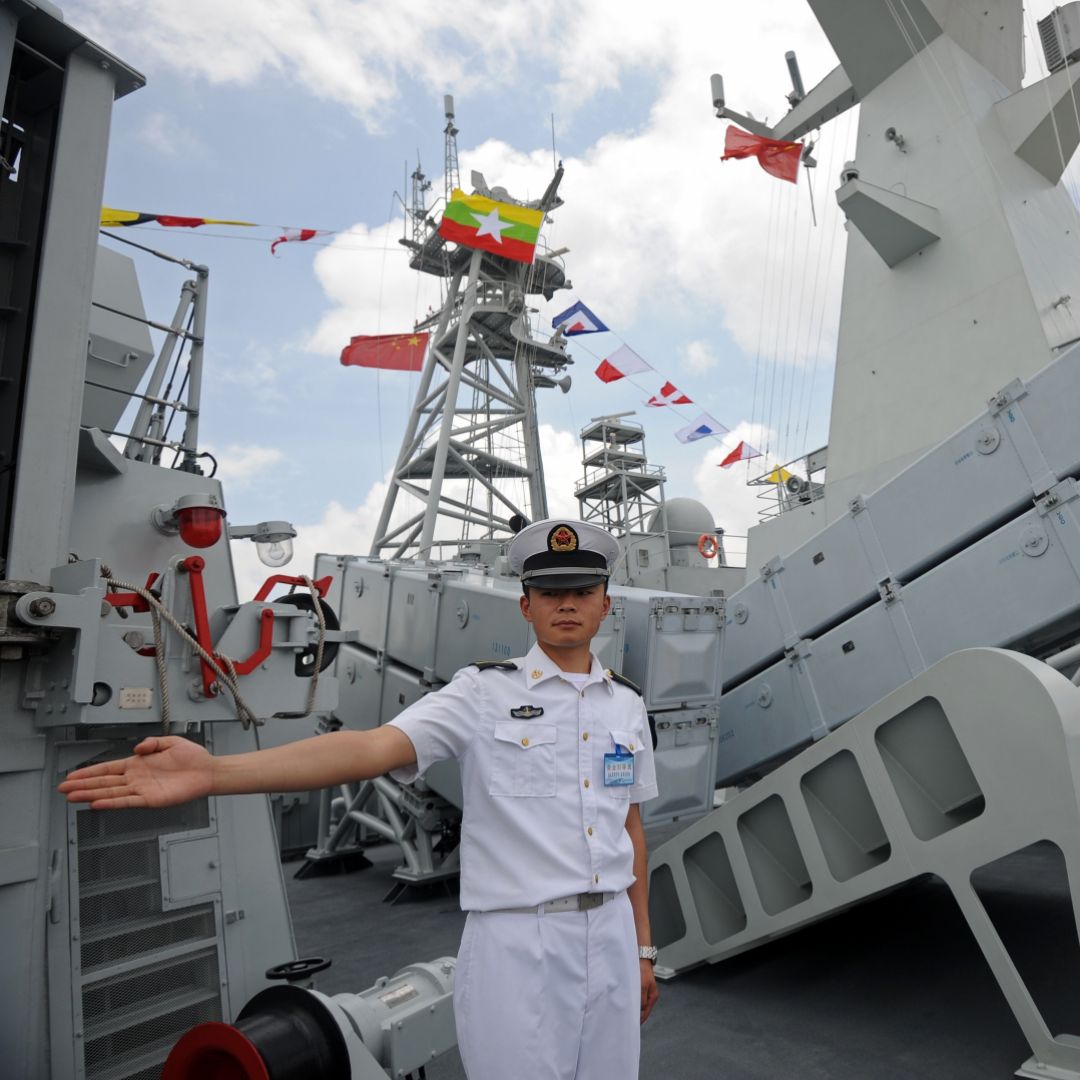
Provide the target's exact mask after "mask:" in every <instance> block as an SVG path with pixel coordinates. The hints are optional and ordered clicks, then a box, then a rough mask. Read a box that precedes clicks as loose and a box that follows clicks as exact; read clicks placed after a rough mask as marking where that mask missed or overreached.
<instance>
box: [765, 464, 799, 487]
mask: <svg viewBox="0 0 1080 1080" xmlns="http://www.w3.org/2000/svg"><path fill="white" fill-rule="evenodd" d="M793 475H794V474H793V473H789V472H788V471H787V469H785V468H784V467H783V465H777V466H776V468H775V469H773V471H772V472H771V473H769V475H768V476H766V477H765V483H766V484H783V483H785V482H786V481H788V480H790V479H791V478H792V476H793Z"/></svg>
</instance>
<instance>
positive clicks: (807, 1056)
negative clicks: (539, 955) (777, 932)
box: [285, 828, 1080, 1080]
mask: <svg viewBox="0 0 1080 1080" xmlns="http://www.w3.org/2000/svg"><path fill="white" fill-rule="evenodd" d="M670 831H671V830H670V828H667V829H665V830H663V831H662V833H661V834H659V835H657V836H656V837H654V838H652V839H653V841H654V842H658V841H659V840H660V839H662V838H663V835H666V834H669V833H670ZM369 854H370V855H371V858H372V859H373V861H374V863H375V865H374V867H373V868H371V869H368V870H365V871H361V872H358V873H353V874H347V875H340V876H334V877H323V878H309V879H307V880H304V881H297V880H295V878H293V877H292V874H293V873H294V872H295V870H296V869H297V867H298V866H299V863H291V864H287V865H286V867H285V871H286V874H287V876H288V882H289V885H288V889H289V899H290V903H291V905H292V912H293V922H294V927H295V932H296V939H297V947H298V948H299V950H300V955H325V956H331V957H333V959H334V964H333V967H331V968H330V970H329V971H327V972H325V973H324V974H323V975H322V976H320V978H319V980H318V984H317V985H318V989H320V990H322V991H324V992H327V993H339V992H342V991H346V990H363V989H366V988H367V987H369V986H370V985H371V984H372V983H373V982H374V981H375V979H376V978H378V977H379V976H380V975H391V974H393V973H394V972H395V971H396V970H397V969H398V968H400V967H403V966H404V965H406V964H408V963H411V962H414V961H418V960H433V959H435V958H436V957H438V956H442V955H446V954H452V953H455V952H456V950H457V942H458V937H459V935H460V933H461V927H462V925H463V923H464V916H463V915H462V913H461V912H460V911H459V910H458V908H457V899H456V897H454V896H448V895H446V894H438V893H433V894H431V895H429V896H424V897H417V896H413V897H404V898H402V899H401V900H400V901H399V902H398V903H397V904H396V905H389V904H384V903H382V897H383V896H384V895H385V894H386V893H387V891H388V890H389V889H390V887H391V885H392V884H393V880H392V879H391V877H390V872H391V870H392V869H393V866H394V865H395V864H396V862H397V861H398V858H397V849H396V848H389V847H386V848H378V849H375V850H374V851H373V852H371V853H369ZM1055 855H1056V850H1055V849H1049V848H1047V847H1045V846H1044V847H1041V848H1039V849H1035V850H1030V851H1028V852H1025V853H1023V854H1020V855H1016V856H1013V857H1011V858H1010V860H1009V861H1008V863H1007V864H1006V865H1004V866H1001V867H996V868H994V869H993V870H992V871H986V872H985V881H984V882H983V886H984V887H983V889H982V890H981V895H983V897H984V902H985V903H986V905H987V908H988V910H989V911H990V914H991V917H992V918H993V919H994V921H995V924H996V925H997V927H998V930H999V933H1001V934H1002V936H1003V937H1004V938H1005V939H1006V941H1007V943H1008V944H1009V946H1010V948H1016V949H1017V950H1018V953H1017V955H1018V957H1019V960H1018V963H1019V966H1020V969H1021V974H1022V975H1024V977H1025V978H1027V979H1028V980H1029V986H1030V987H1031V989H1032V993H1033V995H1034V997H1035V998H1036V1001H1037V1002H1038V1003H1039V1004H1040V1006H1041V1007H1042V1008H1043V1009H1044V1014H1045V1015H1046V1017H1047V1020H1048V1022H1049V1024H1050V1027H1051V1030H1053V1031H1060V1030H1070V1029H1075V1017H1076V1015H1077V1010H1078V1008H1080V993H1078V988H1080V985H1078V984H1080V946H1077V945H1076V932H1075V930H1074V929H1073V926H1074V924H1073V921H1072V912H1071V909H1070V905H1069V900H1068V892H1067V890H1066V889H1065V887H1064V879H1063V874H1064V870H1063V867H1062V866H1061V865H1060V862H1059V860H1058V859H1056V858H1055ZM1063 940H1066V941H1069V942H1070V943H1071V947H1070V948H1069V949H1067V950H1063V949H1061V948H1060V942H1061V941H1063ZM1028 1054H1029V1051H1028V1048H1027V1045H1026V1043H1025V1042H1024V1040H1023V1038H1022V1036H1021V1035H1020V1031H1019V1029H1018V1028H1017V1026H1016V1023H1015V1021H1014V1020H1013V1017H1012V1014H1011V1013H1010V1011H1009V1010H1008V1008H1007V1007H1006V1005H1005V1002H1004V999H1003V998H1002V997H1001V995H1000V994H999V993H998V991H997V987H996V984H995V983H994V981H993V979H992V978H991V976H990V973H989V970H988V969H987V967H986V965H985V964H984V962H983V960H982V957H981V954H980V953H979V952H978V950H977V948H976V947H975V944H974V941H973V940H972V938H971V937H970V935H969V933H968V930H967V928H966V926H965V924H964V922H963V920H962V919H961V917H960V915H959V913H958V911H957V910H956V907H955V904H954V902H953V900H952V898H951V896H950V895H949V893H948V891H947V890H946V888H945V887H944V885H943V884H942V883H941V882H939V881H937V880H935V879H929V878H928V879H922V880H920V881H918V882H916V883H914V884H912V885H909V886H906V887H904V888H902V889H899V890H897V891H896V892H894V893H892V894H891V895H890V896H888V897H886V898H884V899H879V900H876V901H873V902H870V903H867V904H864V905H862V906H861V907H858V908H856V909H854V910H852V911H849V912H847V913H845V914H843V915H840V916H837V917H835V918H833V919H830V920H828V921H826V922H823V923H820V924H818V925H816V926H813V927H811V928H810V929H807V930H804V931H802V932H801V933H798V934H795V935H793V936H791V937H789V938H786V939H784V940H781V941H777V942H774V943H772V944H770V945H767V946H765V947H763V948H760V949H758V950H756V951H754V952H751V953H748V954H746V955H743V956H740V957H737V958H735V959H733V960H728V961H726V962H725V963H724V964H722V965H718V966H716V967H705V968H699V969H697V970H695V971H692V972H689V973H688V974H685V975H682V976H680V977H679V978H677V979H675V980H674V981H672V982H668V983H664V984H662V986H661V997H660V1003H659V1005H658V1006H657V1008H656V1011H655V1012H654V1014H653V1017H652V1018H651V1019H650V1020H649V1022H648V1024H647V1025H646V1027H645V1031H644V1038H643V1047H642V1068H641V1076H642V1077H643V1078H644V1080H651V1078H653V1077H665V1078H670V1080H698V1078H701V1080H705V1078H708V1080H715V1078H722V1080H766V1078H767V1080H786V1078H789V1077H792V1078H794V1077H798V1078H799V1080H839V1078H844V1080H849V1078H852V1077H855V1078H873V1080H910V1078H912V1077H922V1076H934V1077H938V1078H941V1080H1008V1078H1009V1077H1011V1076H1012V1074H1013V1072H1014V1070H1015V1069H1017V1068H1018V1067H1019V1065H1020V1064H1021V1063H1022V1062H1023V1061H1024V1060H1025V1059H1026V1058H1027V1057H1028ZM427 1076H428V1078H429V1080H463V1078H464V1072H463V1071H462V1068H461V1063H460V1061H459V1059H458V1057H457V1053H456V1051H453V1052H451V1053H449V1054H446V1055H444V1056H443V1057H442V1058H440V1059H438V1060H437V1061H435V1062H433V1063H432V1065H431V1066H430V1067H429V1068H428V1070H427ZM605 1080H606V1078H605Z"/></svg>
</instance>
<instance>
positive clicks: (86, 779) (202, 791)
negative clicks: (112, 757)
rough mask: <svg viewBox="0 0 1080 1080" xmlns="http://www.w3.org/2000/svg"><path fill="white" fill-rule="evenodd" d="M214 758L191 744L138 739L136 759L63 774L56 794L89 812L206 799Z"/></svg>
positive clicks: (168, 738)
mask: <svg viewBox="0 0 1080 1080" xmlns="http://www.w3.org/2000/svg"><path fill="white" fill-rule="evenodd" d="M213 764H214V759H213V757H212V756H211V754H210V753H209V752H208V751H207V750H206V749H205V748H204V747H202V746H199V745H198V744H197V743H193V742H191V740H190V739H181V738H178V737H177V736H175V735H165V736H161V737H152V738H149V739H143V741H142V742H141V743H139V744H138V746H136V747H135V756H134V757H129V758H122V759H121V760H119V761H105V762H102V763H101V764H100V765H87V766H85V767H84V768H82V769H75V770H73V771H72V772H70V773H68V777H67V779H66V780H65V781H64V782H63V783H62V784H61V785H60V791H62V792H63V793H64V794H65V795H66V796H67V800H68V802H88V803H89V804H90V808H91V809H92V810H119V809H122V808H125V807H131V806H175V805H176V804H177V803H185V802H190V801H191V800H192V799H198V798H202V797H203V796H205V795H209V794H210V790H211V777H212V774H213Z"/></svg>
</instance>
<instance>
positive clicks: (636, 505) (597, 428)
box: [574, 413, 665, 536]
mask: <svg viewBox="0 0 1080 1080" xmlns="http://www.w3.org/2000/svg"><path fill="white" fill-rule="evenodd" d="M632 415H633V413H615V414H613V415H611V416H597V417H594V418H593V420H592V422H591V423H589V424H588V426H586V427H585V428H583V429H582V431H581V464H582V467H583V469H584V477H583V478H582V480H581V481H580V482H579V483H578V484H577V486H576V487H575V489H574V495H575V496H576V497H577V500H578V503H579V504H580V506H581V520H582V521H592V522H595V523H596V524H597V525H601V526H603V528H605V529H607V530H609V531H611V532H617V533H620V534H621V535H623V536H629V535H632V534H639V535H643V534H645V533H648V532H650V531H653V529H650V524H651V523H653V522H656V521H659V522H661V523H663V522H664V521H665V518H664V479H665V477H664V470H663V469H662V468H661V467H660V466H659V465H650V464H649V461H648V458H647V457H646V455H645V432H644V430H643V428H642V427H641V425H640V424H635V423H633V422H632V421H630V420H627V419H626V418H627V417H628V416H632ZM654 528H655V526H654Z"/></svg>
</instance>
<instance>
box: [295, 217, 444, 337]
mask: <svg viewBox="0 0 1080 1080" xmlns="http://www.w3.org/2000/svg"><path fill="white" fill-rule="evenodd" d="M400 236H401V219H400V218H399V219H397V220H396V221H394V222H390V223H388V224H386V225H379V226H374V227H370V228H369V227H368V226H367V225H363V224H359V225H354V226H353V227H352V228H351V229H349V230H348V231H347V232H344V233H341V234H339V235H338V236H337V237H335V238H334V240H333V242H332V243H331V244H330V245H329V246H328V247H326V248H324V249H323V250H322V251H320V252H319V253H318V255H316V256H315V275H316V277H317V278H318V279H319V282H320V284H321V285H322V287H323V289H324V290H325V291H326V295H327V296H328V297H329V298H330V300H331V301H332V302H333V303H334V305H335V306H334V307H333V308H332V309H331V310H330V311H328V312H327V313H326V314H324V315H323V317H322V318H321V319H320V320H319V324H318V326H317V327H316V329H315V331H314V333H313V334H312V336H311V339H310V341H309V342H308V347H309V348H310V349H311V350H312V351H314V352H320V353H326V354H328V355H334V356H336V355H337V354H338V353H339V352H340V351H341V348H342V346H343V345H345V344H346V343H347V342H348V340H349V338H350V337H352V336H353V335H355V334H392V333H397V332H404V331H406V330H411V329H412V327H413V325H414V323H415V322H416V321H417V320H418V319H421V318H423V317H425V316H426V315H427V314H428V312H429V310H432V309H438V308H439V307H440V306H441V304H442V299H441V297H440V295H439V286H440V282H439V280H438V279H437V278H434V277H432V276H431V275H430V274H418V273H416V271H414V270H410V269H409V265H408V260H407V259H406V257H405V252H404V250H403V249H402V247H401V245H400V244H398V238H399V237H400Z"/></svg>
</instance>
